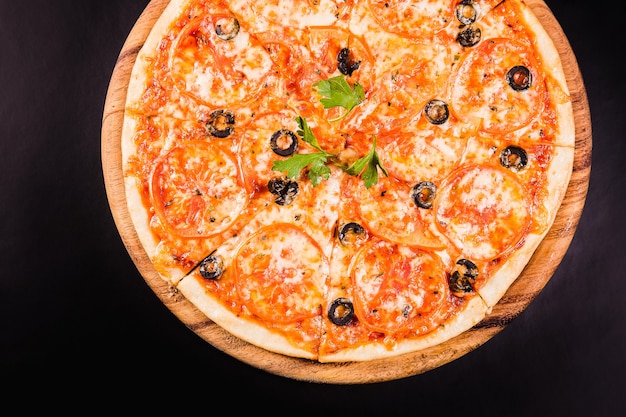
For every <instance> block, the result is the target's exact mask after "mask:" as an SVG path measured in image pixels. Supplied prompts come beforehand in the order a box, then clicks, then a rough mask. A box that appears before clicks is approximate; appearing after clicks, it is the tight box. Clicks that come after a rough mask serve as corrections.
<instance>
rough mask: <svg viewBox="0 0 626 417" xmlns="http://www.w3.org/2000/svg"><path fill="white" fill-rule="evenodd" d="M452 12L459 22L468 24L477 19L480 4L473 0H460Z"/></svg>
mask: <svg viewBox="0 0 626 417" xmlns="http://www.w3.org/2000/svg"><path fill="white" fill-rule="evenodd" d="M454 14H455V16H456V18H457V19H458V21H459V22H461V23H462V24H464V25H470V24H472V23H474V22H475V21H476V19H478V15H479V14H480V6H479V5H478V4H477V3H476V2H474V1H473V0H462V1H460V2H459V4H457V5H456V8H455V10H454Z"/></svg>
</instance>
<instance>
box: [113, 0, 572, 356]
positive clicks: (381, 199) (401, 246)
mask: <svg viewBox="0 0 626 417" xmlns="http://www.w3.org/2000/svg"><path fill="white" fill-rule="evenodd" d="M574 140H575V135H574V119H573V113H572V104H571V98H570V95H569V91H568V87H567V84H566V79H565V75H564V71H563V67H562V64H561V60H560V57H559V54H558V52H557V50H556V48H555V45H554V44H553V42H552V40H551V38H550V37H549V35H548V33H547V32H546V30H545V29H544V27H543V26H542V24H541V23H540V21H539V20H538V18H537V17H536V16H535V15H534V14H533V12H532V10H531V9H530V8H529V7H528V6H527V5H526V4H525V3H524V2H523V1H520V0H411V1H409V0H384V1H383V0H254V1H251V0H171V1H170V2H169V3H168V4H167V6H166V7H165V9H164V11H163V13H162V14H161V15H160V16H159V17H158V19H156V22H155V24H154V26H153V27H152V28H151V30H150V32H149V34H148V36H147V39H146V40H145V42H144V43H143V44H142V46H141V49H140V50H139V53H138V55H137V59H136V61H135V63H134V67H133V69H132V73H131V76H130V80H129V84H128V91H127V96H126V104H125V108H124V122H123V129H122V136H121V154H122V165H123V166H122V169H123V175H124V189H125V194H126V200H127V206H128V210H129V213H130V217H131V219H132V224H133V225H134V227H135V230H136V232H137V236H138V238H139V240H140V242H141V245H142V246H143V248H144V249H145V252H146V254H147V256H148V258H149V259H150V262H151V264H152V266H153V267H154V269H155V270H156V272H158V275H159V276H160V277H162V279H163V280H165V281H166V282H167V283H168V284H169V285H171V286H172V287H173V288H175V289H176V291H178V292H180V293H181V294H182V295H183V296H184V297H185V298H186V299H187V300H188V301H189V302H190V303H192V305H193V306H194V307H195V308H197V310H199V311H200V312H202V313H203V314H205V315H206V317H207V318H208V319H209V320H211V321H213V322H215V323H216V324H217V325H219V326H220V327H222V328H223V329H224V330H225V331H227V332H229V333H230V334H232V335H233V336H236V337H237V338H240V339H241V340H243V341H245V342H248V343H250V344H252V345H254V346H257V347H259V348H262V349H265V350H267V351H270V352H274V353H277V354H280V355H285V356H288V357H294V358H303V359H308V360H312V361H318V362H321V363H331V362H355V361H370V360H375V359H381V358H388V357H393V356H395V355H400V354H405V353H412V352H417V351H419V350H421V349H425V348H428V347H432V346H435V345H438V344H441V343H443V342H445V341H447V340H450V339H452V338H454V337H456V336H458V335H460V334H462V333H464V332H466V331H467V330H469V329H471V328H472V327H473V326H475V325H476V324H477V323H479V322H480V321H481V320H482V319H483V318H484V317H485V316H486V315H487V314H489V313H490V312H491V310H492V308H493V307H494V306H495V305H496V304H497V303H498V301H499V300H500V299H501V298H502V297H503V295H504V294H505V292H506V291H507V289H508V288H509V287H510V286H511V285H512V284H513V283H514V282H515V280H516V279H517V278H518V277H519V275H520V274H521V273H522V271H523V269H524V268H525V266H526V264H527V263H528V262H529V260H530V259H531V257H532V255H533V253H534V252H535V250H536V248H537V247H538V245H539V244H540V243H541V241H542V240H543V239H544V237H545V236H546V234H547V232H548V230H549V229H550V227H551V225H552V224H553V222H554V219H555V216H556V213H557V210H558V209H559V207H560V205H561V202H562V200H563V197H564V194H565V191H566V188H567V186H568V183H569V179H570V175H571V172H572V167H573V158H574V149H575V143H574Z"/></svg>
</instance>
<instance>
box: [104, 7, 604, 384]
mask: <svg viewBox="0 0 626 417" xmlns="http://www.w3.org/2000/svg"><path fill="white" fill-rule="evenodd" d="M168 2H169V0H153V1H152V2H151V3H150V4H149V5H148V6H147V7H146V9H145V10H144V12H143V13H142V15H141V16H140V17H139V19H138V20H137V22H136V24H135V26H134V27H133V28H132V30H131V32H130V34H129V36H128V38H127V40H126V42H125V43H124V45H123V46H122V49H121V52H120V54H119V57H118V60H117V63H116V65H115V68H114V71H113V74H112V77H111V81H110V85H109V89H108V92H107V96H106V101H105V106H104V112H103V118H102V145H101V151H102V168H103V174H104V181H105V187H106V192H107V196H108V199H109V204H110V207H111V212H112V214H113V218H114V220H115V223H116V226H117V228H118V230H119V233H120V236H121V238H122V241H123V242H124V245H125V247H126V249H127V251H128V253H129V254H130V256H131V258H132V260H133V262H134V263H135V265H136V266H137V269H138V270H139V272H140V274H141V276H142V277H143V278H144V280H145V281H146V283H147V284H148V285H149V286H150V287H151V289H152V290H153V291H154V292H155V294H156V295H157V296H158V297H159V299H160V300H161V301H162V302H163V303H164V304H165V306H166V307H167V308H168V309H169V310H170V311H172V313H173V314H175V315H176V316H177V317H178V318H179V319H180V320H181V321H182V322H183V323H184V324H185V325H186V326H187V327H189V328H190V329H191V330H192V331H193V332H195V333H196V334H197V335H198V336H200V337H201V338H203V339H204V340H206V341H207V342H208V343H210V344H211V345H213V346H214V347H216V348H217V349H220V350H222V351H223V352H225V353H227V354H229V355H231V356H233V357H234V358H237V359H238V360H240V361H242V362H245V363H247V364H249V365H251V366H254V367H257V368H259V369H263V370H265V371H267V372H270V373H273V374H276V375H282V376H284V377H288V378H292V379H297V380H302V381H311V382H319V383H333V384H355V383H374V382H382V381H389V380H394V379H399V378H405V377H408V376H413V375H417V374H420V373H423V372H426V371H429V370H431V369H434V368H436V367H439V366H442V365H444V364H446V363H449V362H451V361H453V360H455V359H457V358H459V357H461V356H463V355H465V354H467V353H468V352H470V351H472V350H474V349H476V348H477V347H479V346H480V345H482V344H484V343H485V342H486V341H488V340H489V339H490V338H492V337H493V336H494V335H496V334H497V333H498V332H500V331H501V330H502V329H503V328H504V327H505V326H506V325H507V324H508V323H510V322H511V320H513V319H514V318H515V317H517V316H518V315H519V314H520V313H521V312H522V311H523V310H524V309H525V308H526V307H527V306H528V304H529V303H530V302H531V301H532V300H533V299H534V298H535V297H536V296H537V294H539V292H540V291H541V290H542V289H543V288H544V286H545V285H546V284H547V282H548V281H549V280H550V278H551V277H552V275H553V274H554V272H555V270H556V268H557V267H558V265H559V263H560V262H561V260H562V258H563V256H564V255H565V253H566V251H567V249H568V247H569V245H570V242H571V240H572V238H573V237H574V233H575V231H576V227H577V225H578V222H579V219H580V216H581V213H582V210H583V207H584V204H585V199H586V196H587V190H588V185H589V175H590V171H591V152H592V138H591V137H592V132H591V119H590V112H589V106H588V101H587V94H586V91H585V86H584V82H583V80H582V76H581V73H580V70H579V67H578V63H577V61H576V57H575V55H574V53H573V51H572V49H571V47H570V45H569V42H568V40H567V38H566V36H565V34H564V33H563V31H562V29H561V26H560V25H559V23H558V21H557V20H556V19H555V17H554V15H553V14H552V12H551V11H550V9H549V8H548V6H547V5H546V4H545V3H544V2H543V0H527V1H526V3H527V4H528V5H529V6H530V7H531V8H532V9H533V11H534V12H535V14H536V15H537V17H538V18H539V20H540V21H541V23H542V24H543V25H544V27H545V28H546V29H547V32H548V33H549V34H550V36H551V37H552V40H553V41H554V43H555V45H556V47H557V49H558V51H559V54H560V56H561V60H562V62H563V65H564V70H565V74H566V78H567V83H568V87H569V89H570V93H571V97H572V101H573V107H574V116H575V127H576V149H575V159H574V169H573V172H572V176H571V180H570V183H569V186H568V189H567V193H566V195H565V199H564V201H563V203H562V205H561V207H560V209H559V211H558V213H557V217H556V220H555V222H554V225H553V226H552V228H551V229H550V231H549V233H548V234H547V236H546V238H545V239H544V241H543V242H542V243H541V245H540V246H539V248H538V249H537V251H536V252H535V254H534V255H533V257H532V259H531V260H530V262H529V263H528V265H527V266H526V268H525V269H524V271H523V273H522V274H521V276H520V277H519V278H518V279H517V281H515V283H514V284H513V285H512V286H511V287H510V288H509V290H508V291H507V293H506V294H505V295H504V297H503V298H502V299H501V300H500V302H499V303H498V304H497V305H496V306H495V307H494V308H493V311H492V312H491V313H490V314H489V315H488V316H487V317H485V318H484V320H482V321H481V322H480V323H478V324H477V325H476V326H474V327H473V328H472V329H470V330H468V331H467V332H465V333H463V334H461V335H459V336H457V337H455V338H453V339H451V340H449V341H447V342H445V343H443V344H441V345H438V346H434V347H432V348H429V349H425V350H422V351H419V352H415V353H410V354H405V355H401V356H397V357H394V358H389V359H381V360H375V361H371V362H349V363H330V364H322V363H318V362H313V361H309V360H304V359H297V358H290V357H286V356H283V355H279V354H275V353H272V352H269V351H266V350H264V349H260V348H257V347H256V346H253V345H251V344H249V343H246V342H244V341H242V340H240V339H238V338H236V337H234V336H232V335H230V334H229V333H228V332H226V331H224V330H223V329H222V328H220V327H219V326H217V325H216V324H215V323H213V322H212V321H211V320H209V319H208V318H207V317H206V316H205V315H204V314H202V313H201V312H199V311H198V310H197V309H196V308H195V307H194V306H193V305H192V304H191V303H190V302H189V301H187V300H186V299H185V298H184V297H183V296H182V295H181V294H179V293H178V292H177V291H176V289H175V288H173V287H171V286H170V285H168V283H167V282H165V281H164V280H162V279H161V278H160V277H159V275H158V274H157V273H156V271H155V270H154V269H153V267H152V265H151V263H150V260H149V258H148V256H147V254H146V253H145V251H144V250H143V247H142V246H141V243H140V241H139V238H138V236H137V234H136V232H135V229H134V227H133V224H132V221H131V219H130V214H129V212H128V209H127V206H126V197H125V190H124V180H123V173H122V161H121V132H122V123H123V116H124V104H125V101H126V92H127V87H128V82H129V79H130V73H131V70H132V67H133V64H134V62H135V59H136V58H137V54H138V52H139V50H140V48H141V46H142V45H143V43H144V42H145V40H146V38H147V36H148V33H149V32H150V29H151V28H152V25H153V24H154V22H155V21H156V20H157V19H158V17H159V16H160V14H161V12H162V11H163V10H164V8H165V7H166V5H167V4H168Z"/></svg>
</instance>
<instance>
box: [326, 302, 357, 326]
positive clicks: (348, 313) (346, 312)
mask: <svg viewBox="0 0 626 417" xmlns="http://www.w3.org/2000/svg"><path fill="white" fill-rule="evenodd" d="M353 318H354V305H353V304H352V301H350V300H348V299H347V298H344V297H339V298H337V299H336V300H335V301H333V302H332V303H331V305H330V307H329V308H328V319H329V320H330V321H331V322H333V323H334V324H336V325H337V326H345V325H346V324H348V323H350V322H351V321H352V319H353Z"/></svg>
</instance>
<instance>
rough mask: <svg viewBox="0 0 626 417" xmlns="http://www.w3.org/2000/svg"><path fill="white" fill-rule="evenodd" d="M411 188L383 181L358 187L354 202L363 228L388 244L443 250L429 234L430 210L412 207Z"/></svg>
mask: <svg viewBox="0 0 626 417" xmlns="http://www.w3.org/2000/svg"><path fill="white" fill-rule="evenodd" d="M411 191H412V187H410V186H408V185H407V184H406V183H403V182H401V181H398V180H397V179H395V178H392V177H389V178H383V179H382V180H381V181H380V182H379V183H378V184H375V185H373V186H372V187H371V188H369V189H366V188H363V187H358V188H357V189H356V192H355V197H356V198H357V199H358V200H357V201H355V202H354V204H356V205H357V211H358V214H359V216H360V217H361V219H362V220H363V223H364V225H365V226H366V227H367V228H368V230H369V231H371V232H372V234H374V235H375V236H378V237H380V238H382V239H386V240H389V241H391V242H395V243H399V244H404V245H412V246H418V247H422V248H441V247H443V246H444V244H443V242H442V241H441V239H440V238H439V236H437V235H435V233H434V232H433V230H431V225H432V224H433V222H434V218H433V214H432V211H431V210H424V209H422V208H418V207H416V206H415V202H414V201H413V198H412V196H411Z"/></svg>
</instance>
